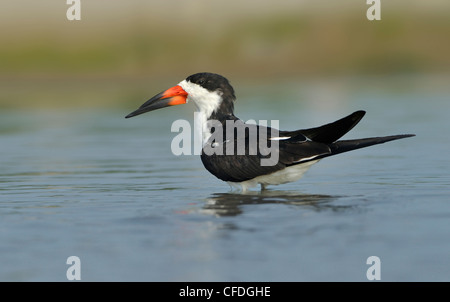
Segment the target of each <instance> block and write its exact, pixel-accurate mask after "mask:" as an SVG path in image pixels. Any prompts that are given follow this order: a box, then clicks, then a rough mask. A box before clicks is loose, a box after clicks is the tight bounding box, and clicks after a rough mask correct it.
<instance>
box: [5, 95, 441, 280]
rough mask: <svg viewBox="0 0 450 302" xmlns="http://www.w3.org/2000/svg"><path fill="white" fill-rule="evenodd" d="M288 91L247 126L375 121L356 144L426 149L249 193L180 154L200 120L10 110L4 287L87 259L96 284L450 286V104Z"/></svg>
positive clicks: (395, 152)
mask: <svg viewBox="0 0 450 302" xmlns="http://www.w3.org/2000/svg"><path fill="white" fill-rule="evenodd" d="M289 87H290V89H291V90H290V91H288V92H286V89H284V90H283V92H284V93H285V95H283V98H284V100H286V102H284V100H283V103H282V101H281V100H279V101H277V103H273V99H272V96H273V95H275V94H277V93H279V91H278V90H277V89H279V88H276V87H269V88H267V91H266V92H264V95H259V96H258V99H256V98H251V97H249V96H247V97H245V96H244V97H243V98H241V99H239V103H238V104H237V106H236V114H237V115H238V116H239V117H241V118H242V119H244V120H247V119H251V118H252V119H259V118H260V119H267V120H270V119H280V120H281V121H280V127H281V128H282V129H296V128H307V127H312V126H318V125H320V124H323V123H327V122H330V121H333V120H335V119H338V118H340V117H342V116H344V115H346V114H348V113H351V112H352V111H355V110H358V109H365V110H367V112H368V113H367V115H366V116H365V118H364V119H363V120H362V121H361V123H360V124H359V125H358V126H357V127H356V128H355V129H353V130H352V132H351V133H349V134H348V135H347V136H346V137H345V138H357V137H366V136H381V135H390V134H400V133H415V134H417V136H416V137H414V138H408V139H404V140H400V141H396V142H390V143H386V144H383V145H379V146H373V147H370V148H367V149H363V150H357V151H354V152H350V153H346V154H341V155H339V156H336V157H334V158H327V159H324V160H322V161H321V162H319V163H318V164H316V165H315V166H313V167H312V168H311V169H310V170H309V171H308V173H307V174H306V175H305V177H304V178H303V179H302V180H300V181H298V182H295V183H290V184H285V185H280V186H277V187H271V189H270V190H268V191H266V192H262V193H261V192H258V191H252V192H249V193H248V194H244V195H243V194H239V193H236V192H232V191H230V188H229V186H228V185H227V184H226V183H223V182H221V181H219V180H217V179H215V178H214V177H213V176H211V175H210V174H208V172H207V171H206V170H204V168H203V166H202V164H201V161H200V159H199V158H198V157H197V156H180V157H176V156H174V155H173V154H172V152H171V149H170V145H171V140H172V138H173V137H174V136H175V135H176V133H172V132H171V131H170V126H171V124H172V122H173V121H174V120H175V119H179V118H183V119H188V120H190V119H192V117H193V114H192V112H191V110H192V109H193V108H192V107H190V106H185V107H182V106H178V107H176V108H170V109H164V110H160V111H158V112H153V113H149V114H146V115H143V116H140V117H136V118H133V119H129V120H126V119H124V116H125V115H126V114H127V113H129V112H131V111H132V110H134V109H135V108H136V107H137V106H138V105H140V104H141V101H145V100H136V103H134V104H130V108H129V109H127V110H125V111H122V110H117V109H116V110H113V109H112V110H109V111H108V110H106V111H105V110H63V109H61V110H53V111H44V110H40V111H32V110H25V111H17V110H16V111H13V110H9V111H8V110H3V111H1V113H0V146H1V147H0V148H1V149H0V154H1V156H0V166H1V171H0V194H1V195H0V259H1V265H0V280H2V281H65V280H67V278H66V271H67V269H68V268H69V266H70V265H68V264H66V260H67V258H68V257H69V256H78V257H79V258H80V261H81V280H83V281H365V280H367V277H366V272H367V270H368V268H369V267H370V265H368V264H366V261H367V258H368V257H369V256H378V257H379V258H380V260H381V280H382V281H449V280H450V256H449V255H450V240H449V238H450V202H449V184H450V178H449V172H448V171H449V168H450V164H449V161H448V150H450V148H449V147H450V138H449V136H448V134H447V130H448V129H450V119H449V115H448V112H450V99H449V97H448V93H447V92H445V93H444V92H439V91H437V92H436V93H431V94H430V93H417V91H410V92H404V91H402V92H401V93H398V92H393V91H389V90H388V91H387V92H386V91H384V90H380V91H378V90H372V91H371V92H370V93H369V94H368V93H366V92H364V91H363V92H361V90H356V89H355V90H351V91H350V92H346V93H344V94H342V93H341V94H340V97H338V98H337V101H336V102H334V103H333V102H330V100H332V99H333V96H335V95H336V94H335V92H336V91H335V90H333V89H332V90H331V92H329V93H327V94H325V95H324V92H323V91H319V90H315V89H316V88H314V87H313V88H311V90H310V92H311V91H312V92H311V93H310V94H306V95H299V93H298V91H297V90H296V89H295V88H293V87H292V86H289ZM150 94H151V93H149V96H151V95H150ZM244 94H245V93H244ZM302 96H303V97H305V99H306V97H308V98H309V99H311V98H312V101H310V102H309V103H308V102H307V101H306V100H304V99H302ZM264 97H267V99H264ZM298 99H300V100H298ZM323 99H325V100H324V101H323V102H325V101H326V102H327V105H324V104H322V103H321V102H320V100H323ZM343 99H345V102H344V101H342V100H343ZM255 102H260V103H259V104H261V106H259V108H258V110H255V107H254V104H255Z"/></svg>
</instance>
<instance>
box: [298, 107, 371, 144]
mask: <svg viewBox="0 0 450 302" xmlns="http://www.w3.org/2000/svg"><path fill="white" fill-rule="evenodd" d="M365 114H366V112H365V111H363V110H360V111H356V112H353V113H352V114H350V115H349V116H346V117H344V118H341V119H340V120H337V121H335V122H333V123H329V124H326V125H323V126H320V127H317V128H311V129H303V130H300V131H299V132H300V133H301V134H303V135H304V136H306V137H307V138H309V139H310V140H312V141H314V142H318V143H325V144H331V143H333V142H335V141H337V140H338V139H340V138H341V137H342V136H344V134H346V133H347V132H349V131H350V130H351V129H352V128H353V127H355V125H356V124H358V122H359V121H360V120H361V119H362V118H363V116H364V115H365Z"/></svg>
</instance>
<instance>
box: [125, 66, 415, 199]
mask: <svg viewBox="0 0 450 302" xmlns="http://www.w3.org/2000/svg"><path fill="white" fill-rule="evenodd" d="M235 100H236V97H235V94H234V89H233V87H232V86H231V85H230V83H229V82H228V80H227V79H226V78H225V77H223V76H221V75H218V74H214V73H197V74H194V75H191V76H189V77H187V78H186V79H185V80H183V81H181V82H180V83H178V85H176V86H174V87H172V88H169V89H167V90H166V91H164V92H161V93H159V94H157V95H155V96H154V97H152V98H151V99H150V100H148V101H147V102H145V103H144V104H143V105H142V106H140V107H139V108H138V109H137V110H135V111H133V112H132V113H130V114H128V115H127V116H126V118H130V117H133V116H136V115H139V114H142V113H145V112H148V111H152V110H155V109H160V108H164V107H168V106H174V105H180V104H185V103H188V102H193V103H194V104H195V106H196V109H197V111H198V112H199V114H198V116H199V119H200V122H201V124H202V127H201V129H202V138H203V145H202V153H201V160H202V162H203V165H204V166H205V168H206V169H207V170H208V171H209V172H211V173H212V174H213V175H215V176H216V177H217V178H219V179H221V180H223V181H226V182H228V183H229V184H230V185H232V186H235V187H238V188H241V190H243V191H246V190H247V189H248V188H250V187H253V186H256V185H258V184H260V185H261V189H265V186H266V185H278V184H283V183H288V182H293V181H297V180H298V179H300V178H301V177H302V175H303V174H304V173H305V172H306V170H308V168H309V167H310V166H311V165H312V164H314V163H317V162H318V161H319V160H320V159H322V158H324V157H328V156H332V155H336V154H339V153H343V152H347V151H351V150H355V149H359V148H364V147H368V146H372V145H376V144H381V143H385V142H388V141H392V140H397V139H401V138H406V137H411V136H414V134H402V135H391V136H384V137H372V138H363V139H353V140H339V139H340V138H341V137H342V136H343V135H344V134H346V133H347V132H348V131H350V130H351V129H352V128H353V127H354V126H355V125H356V124H357V123H358V122H359V121H360V120H361V119H362V117H363V116H364V114H365V111H356V112H354V113H352V114H350V115H349V116H347V117H344V118H342V119H340V120H338V121H335V122H333V123H330V124H326V125H323V126H320V127H316V128H308V129H302V130H294V131H282V130H277V129H274V128H270V127H265V126H262V125H255V124H248V123H247V124H246V123H244V122H242V121H241V120H239V119H238V118H237V117H236V116H235V115H234V101H235ZM212 122H214V123H212ZM220 126H222V129H219V128H220ZM231 128H232V129H231ZM213 130H214V131H213ZM240 130H243V132H241V133H243V135H241V136H240V137H239V134H238V132H239V131H240ZM274 130H275V131H274ZM230 133H231V134H234V135H232V136H231V139H230V136H227V134H230ZM255 133H257V134H256V135H255ZM214 134H220V135H214ZM253 142H257V144H253ZM239 147H241V148H243V149H241V150H240V151H241V152H239V150H238V148H239ZM273 147H275V148H273ZM219 151H220V152H219ZM226 151H227V152H226ZM229 151H231V152H229ZM270 152H273V153H276V155H277V156H273V157H274V158H275V159H276V161H272V162H271V163H270V164H268V163H265V164H262V161H263V160H264V159H267V160H268V159H270V158H272V155H273V154H269V153H270Z"/></svg>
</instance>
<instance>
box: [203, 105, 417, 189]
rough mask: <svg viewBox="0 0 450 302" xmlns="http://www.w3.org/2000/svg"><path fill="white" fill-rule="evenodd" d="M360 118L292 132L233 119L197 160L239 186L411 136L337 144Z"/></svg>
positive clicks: (353, 116)
mask: <svg viewBox="0 0 450 302" xmlns="http://www.w3.org/2000/svg"><path fill="white" fill-rule="evenodd" d="M364 114H365V112H364V111H356V112H354V113H352V114H350V115H349V116H347V117H344V118H342V119H340V120H338V121H336V122H333V123H330V124H326V125H323V126H321V127H317V128H310V129H303V130H296V131H279V130H277V129H273V128H270V127H263V126H259V125H252V124H245V123H244V122H242V121H241V120H239V119H237V118H236V117H233V121H234V124H233V127H230V126H228V127H227V124H226V122H223V123H222V125H223V133H222V136H220V135H218V136H215V135H214V133H213V135H212V136H211V138H210V140H209V141H208V143H207V144H206V145H205V146H204V148H203V150H202V155H201V159H202V162H203V165H204V166H205V168H206V169H207V170H208V171H209V172H211V173H212V174H213V175H215V176H216V177H218V178H219V179H221V180H224V181H232V182H241V181H245V180H249V179H252V178H255V177H257V176H260V175H266V174H270V173H273V172H276V171H278V170H281V169H284V168H286V167H288V166H292V165H297V164H301V163H305V162H308V161H311V160H317V159H321V158H324V157H327V156H331V155H335V154H339V153H343V152H347V151H351V150H355V149H359V148H364V147H368V146H372V145H375V144H381V143H385V142H388V141H391V140H396V139H401V138H406V137H411V136H414V135H412V134H405V135H393V136H386V137H375V138H364V139H355V140H346V141H337V140H338V139H339V138H341V137H342V136H343V135H345V134H346V133H347V132H348V131H350V130H351V129H352V128H353V127H354V126H355V125H356V124H357V123H358V122H359V121H360V120H361V119H362V118H363V116H364ZM227 132H228V136H227ZM255 137H256V140H255ZM227 138H228V139H227ZM274 152H278V153H277V154H275V153H274ZM269 158H274V159H276V162H273V161H272V162H269V163H271V164H268V165H262V160H266V163H267V160H268V159H269Z"/></svg>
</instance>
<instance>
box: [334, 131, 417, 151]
mask: <svg viewBox="0 0 450 302" xmlns="http://www.w3.org/2000/svg"><path fill="white" fill-rule="evenodd" d="M411 136H415V135H414V134H401V135H391V136H383V137H371V138H361V139H352V140H343V141H337V142H334V143H332V144H330V145H329V147H330V149H331V154H329V155H335V154H339V153H343V152H347V151H351V150H356V149H360V148H365V147H369V146H372V145H377V144H383V143H385V142H389V141H393V140H396V139H401V138H407V137H411ZM329 155H328V156H329Z"/></svg>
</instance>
